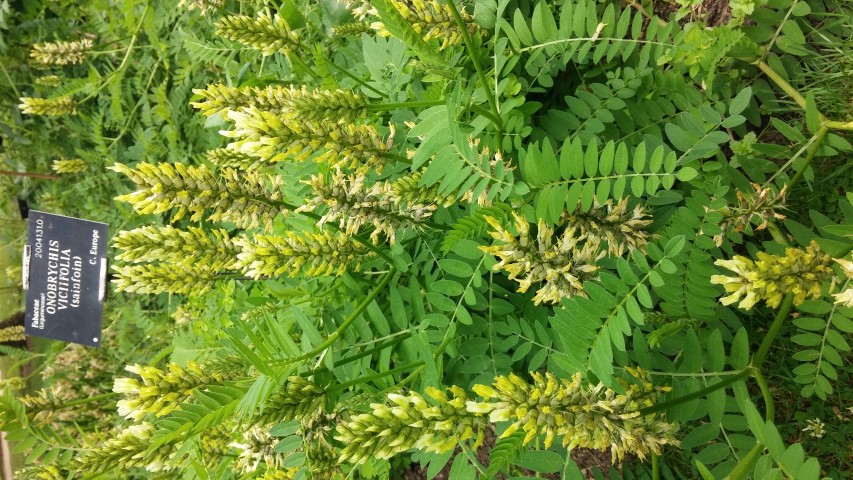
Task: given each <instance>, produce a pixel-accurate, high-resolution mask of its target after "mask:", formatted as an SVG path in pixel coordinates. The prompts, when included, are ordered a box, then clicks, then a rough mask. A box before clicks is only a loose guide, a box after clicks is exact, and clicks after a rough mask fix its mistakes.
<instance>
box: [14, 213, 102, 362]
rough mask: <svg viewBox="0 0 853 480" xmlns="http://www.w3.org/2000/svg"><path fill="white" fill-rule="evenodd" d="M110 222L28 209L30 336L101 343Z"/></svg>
mask: <svg viewBox="0 0 853 480" xmlns="http://www.w3.org/2000/svg"><path fill="white" fill-rule="evenodd" d="M107 227H108V225H107V224H105V223H99V222H92V221H89V220H82V219H79V218H71V217H65V216H62V215H55V214H52V213H45V212H38V211H35V210H30V212H29V231H28V235H27V246H26V248H25V249H24V275H23V276H24V279H23V281H24V288H25V289H26V291H27V310H26V319H25V322H26V327H25V331H26V333H27V334H28V335H35V336H38V337H44V338H51V339H54V340H63V341H66V342H73V343H79V344H82V345H87V346H90V347H98V346H100V344H101V318H102V316H103V309H104V294H105V288H106V276H107V257H106V252H107V245H106V242H107Z"/></svg>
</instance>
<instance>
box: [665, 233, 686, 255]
mask: <svg viewBox="0 0 853 480" xmlns="http://www.w3.org/2000/svg"><path fill="white" fill-rule="evenodd" d="M686 244H687V239H686V238H685V237H684V235H678V236H675V237H672V238H671V239H670V240H669V241H668V242H666V246H665V247H663V255H664V257H666V258H672V257H674V256H676V255H678V254H679V253H681V251H682V250H684V246H685V245H686Z"/></svg>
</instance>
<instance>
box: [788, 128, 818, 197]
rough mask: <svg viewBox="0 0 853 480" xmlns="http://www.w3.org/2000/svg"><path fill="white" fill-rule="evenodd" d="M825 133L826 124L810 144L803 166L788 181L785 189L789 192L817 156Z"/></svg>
mask: <svg viewBox="0 0 853 480" xmlns="http://www.w3.org/2000/svg"><path fill="white" fill-rule="evenodd" d="M826 132H827V128H826V124H824V125H822V126H821V127H820V130H818V131H817V134H816V135H815V141H814V142H813V143H812V145H811V147H809V151H808V153H806V160H805V162H803V166H802V167H800V169H799V170H797V173H795V174H794V176H793V177H792V178H791V180H789V181H788V184H787V187H788V191H789V192H790V191H791V188H793V186H794V185H796V183H797V182H798V181H800V179H801V178H803V174H804V173H805V172H806V169H807V168H809V164H811V163H812V159H813V158H814V157H815V155H817V151H818V149H820V146H821V144H822V143H823V139H824V137H825V136H826Z"/></svg>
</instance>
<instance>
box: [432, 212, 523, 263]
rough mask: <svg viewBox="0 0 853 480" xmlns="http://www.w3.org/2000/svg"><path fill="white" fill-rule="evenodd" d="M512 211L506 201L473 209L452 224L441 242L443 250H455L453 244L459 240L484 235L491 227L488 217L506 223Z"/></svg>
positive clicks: (447, 251)
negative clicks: (487, 220)
mask: <svg viewBox="0 0 853 480" xmlns="http://www.w3.org/2000/svg"><path fill="white" fill-rule="evenodd" d="M510 211H512V207H511V206H510V205H508V204H506V203H494V204H492V205H490V206H488V207H482V208H478V209H476V210H473V211H472V212H470V213H468V214H467V215H465V216H464V217H462V218H460V219H458V220H456V222H455V223H454V224H453V225H452V226H451V228H450V231H448V232H447V233H446V234H445V237H444V240H442V242H441V251H442V252H444V253H445V254H447V253H449V252H450V251H451V250H453V246H454V245H456V243H457V242H459V240H462V239H466V238H469V239H470V238H475V237H479V236H480V235H483V234H484V233H485V232H486V229H488V228H489V224H488V222H486V217H491V218H494V219H495V220H497V221H498V222H501V223H502V224H503V223H505V220H506V218H507V215H508V214H509V212H510Z"/></svg>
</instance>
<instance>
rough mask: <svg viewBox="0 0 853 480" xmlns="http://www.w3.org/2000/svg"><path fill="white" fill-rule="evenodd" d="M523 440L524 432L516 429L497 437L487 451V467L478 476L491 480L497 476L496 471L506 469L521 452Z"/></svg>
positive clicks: (499, 471)
mask: <svg viewBox="0 0 853 480" xmlns="http://www.w3.org/2000/svg"><path fill="white" fill-rule="evenodd" d="M523 442H524V432H522V431H518V432H515V433H513V434H512V435H510V436H508V437H504V438H499V439H498V441H497V442H495V446H494V448H492V451H491V452H489V468H487V469H486V471H485V473H483V475H482V476H481V477H480V478H482V479H485V480H493V479H495V478H497V477H498V473H501V472H504V471H506V469H507V468H508V467H509V466H510V465H512V464H513V462H515V460H516V458H518V455H519V453H520V452H521V449H522V446H523Z"/></svg>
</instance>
